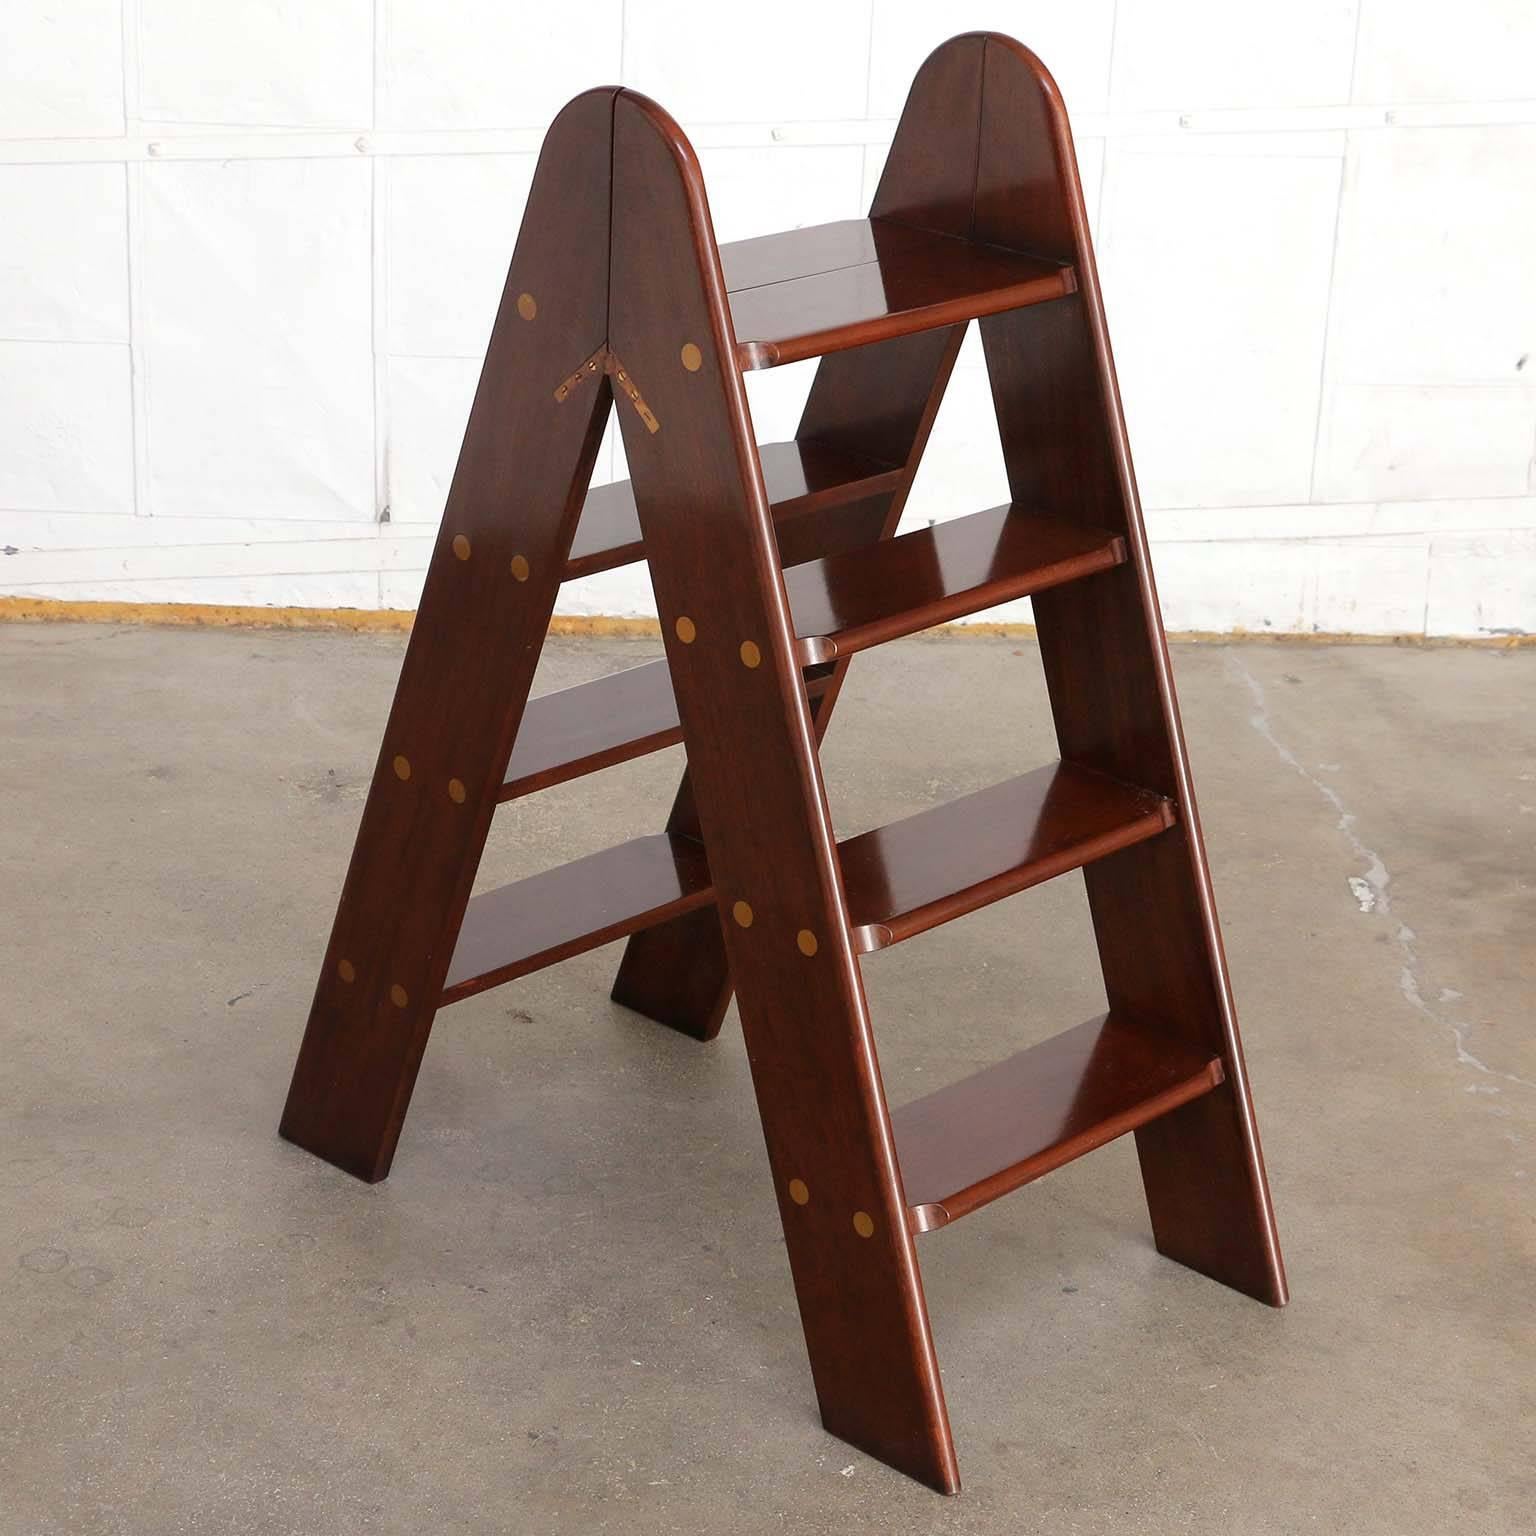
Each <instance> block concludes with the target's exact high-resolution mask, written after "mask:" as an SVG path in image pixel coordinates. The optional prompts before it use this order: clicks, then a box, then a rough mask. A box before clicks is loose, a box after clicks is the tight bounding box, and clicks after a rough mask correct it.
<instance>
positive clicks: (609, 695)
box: [500, 661, 831, 800]
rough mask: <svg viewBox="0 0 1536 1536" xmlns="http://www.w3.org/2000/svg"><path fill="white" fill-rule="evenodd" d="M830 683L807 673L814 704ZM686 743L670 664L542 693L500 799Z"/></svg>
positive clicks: (820, 673) (527, 716)
mask: <svg viewBox="0 0 1536 1536" xmlns="http://www.w3.org/2000/svg"><path fill="white" fill-rule="evenodd" d="M830 682H831V679H830V677H829V676H828V675H827V674H826V672H825V670H824V669H821V668H813V669H812V670H811V671H810V672H808V673H807V674H806V679H805V688H806V692H807V693H808V694H809V696H810V697H811V699H812V700H813V701H814V700H816V699H818V698H820V696H821V695H822V694H823V693H825V692H826V690H827V688H828V686H829V685H830ZM682 739H683V727H682V723H681V721H679V719H678V718H677V700H676V698H675V697H674V696H673V693H672V674H671V672H670V671H669V670H668V668H667V664H666V662H664V661H653V662H649V663H647V665H645V666H643V667H628V668H626V669H625V670H624V671H622V672H610V673H609V674H608V675H607V676H606V677H599V678H594V679H593V680H592V681H591V682H589V683H577V684H576V685H575V686H574V687H571V688H562V689H560V690H559V691H558V692H556V693H545V694H541V695H540V696H539V697H538V698H536V699H529V701H528V707H527V709H526V710H525V711H524V713H523V726H522V729H521V731H519V732H518V737H517V745H516V746H515V747H514V748H513V749H512V760H511V762H509V763H508V764H507V776H506V780H505V782H504V783H503V784H502V786H501V795H500V798H501V799H502V800H516V799H518V798H520V797H521V796H523V795H531V794H533V793H534V792H535V791H536V790H540V789H548V788H549V787H550V786H551V785H552V784H563V783H565V781H566V780H567V779H579V778H580V777H581V776H582V775H583V774H588V773H596V772H598V771H599V770H600V769H603V768H611V767H612V766H613V765H614V764H615V763H625V762H628V761H629V760H630V759H631V758H635V757H644V756H645V755H646V753H648V752H659V751H661V749H662V748H663V747H671V746H675V745H676V744H677V743H678V742H680V741H681V740H682Z"/></svg>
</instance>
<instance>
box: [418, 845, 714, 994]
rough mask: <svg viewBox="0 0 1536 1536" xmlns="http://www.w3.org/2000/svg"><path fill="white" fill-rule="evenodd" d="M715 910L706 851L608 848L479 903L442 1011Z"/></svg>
mask: <svg viewBox="0 0 1536 1536" xmlns="http://www.w3.org/2000/svg"><path fill="white" fill-rule="evenodd" d="M713 901H714V891H713V890H712V889H711V886H710V879H709V861H708V860H707V859H706V858H705V857H704V848H703V845H702V844H700V843H696V842H693V841H692V840H691V839H689V838H686V837H668V836H667V834H666V833H664V832H658V833H655V834H654V835H653V836H651V837H639V838H636V839H635V840H634V841H633V842H629V843H620V844H619V846H618V847H616V848H606V849H604V850H603V851H602V852H601V853H594V854H592V855H591V856H590V857H589V858H585V859H577V860H575V861H574V862H572V863H570V864H562V865H560V866H559V867H558V868H556V869H551V870H548V871H546V872H545V873H544V874H541V875H533V876H530V877H529V878H528V879H527V880H520V881H518V882H517V883H516V884H515V885H504V886H501V887H500V888H499V889H497V890H494V891H487V892H486V893H485V894H484V895H483V896H476V897H474V898H473V900H471V902H470V904H469V908H468V910H467V911H466V912H465V914H464V922H463V925H462V927H461V928H460V929H459V941H458V945H457V947H456V948H455V949H454V952H453V961H452V963H451V964H450V965H449V967H448V975H447V977H446V979H445V980H444V983H443V993H442V999H441V1001H442V1003H443V1004H444V1005H446V1004H448V1003H456V1002H458V1001H459V1000H460V999H461V998H465V997H471V996H473V995H474V994H475V993H476V992H484V991H485V990H486V988H487V987H495V986H500V985H501V983H502V982H504V981H511V980H513V979H514V978H515V977H518V976H526V975H528V973H529V972H530V971H537V970H542V969H543V968H544V967H545V966H546V965H554V964H555V963H556V962H557V961H560V960H568V959H570V957H571V956H572V955H579V954H581V953H582V952H583V951H584V950H588V949H596V948H597V946H598V945H599V944H607V943H610V942H611V941H612V940H614V939H621V938H623V937H624V935H625V934H627V933H633V932H634V931H635V929H636V928H639V927H641V926H642V925H643V924H645V923H648V922H655V921H657V920H658V919H659V918H661V917H672V916H676V915H677V914H678V913H680V912H687V911H693V910H695V909H696V908H699V907H704V906H709V905H711V904H712V903H713Z"/></svg>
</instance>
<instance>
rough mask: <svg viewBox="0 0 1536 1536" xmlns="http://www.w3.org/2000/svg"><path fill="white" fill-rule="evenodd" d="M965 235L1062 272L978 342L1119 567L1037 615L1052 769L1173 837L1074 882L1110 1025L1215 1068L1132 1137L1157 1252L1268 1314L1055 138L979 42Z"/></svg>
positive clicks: (1118, 432)
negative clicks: (1206, 1081)
mask: <svg viewBox="0 0 1536 1536" xmlns="http://www.w3.org/2000/svg"><path fill="white" fill-rule="evenodd" d="M983 69H984V85H983V93H982V99H983V112H982V122H981V130H980V134H981V136H980V148H979V152H978V156H977V173H976V197H975V205H974V207H975V214H974V224H973V231H972V232H973V234H974V236H975V238H977V239H979V240H986V241H989V242H992V243H995V244H999V245H1006V246H1011V247H1015V248H1021V249H1027V250H1029V251H1032V252H1038V253H1041V254H1043V255H1046V256H1050V257H1054V258H1055V259H1056V260H1059V261H1066V262H1070V263H1071V264H1072V266H1073V268H1074V270H1075V271H1076V272H1077V274H1078V280H1079V287H1080V291H1079V293H1078V294H1077V295H1076V296H1074V297H1073V298H1072V299H1070V300H1066V301H1063V302H1062V303H1060V304H1056V305H1046V306H1042V307H1039V308H1036V309H1031V310H1020V311H1017V312H1015V313H1012V314H1008V315H998V316H994V317H992V318H989V319H987V320H984V321H983V322H982V326H981V331H982V340H983V343H984V345H985V348H986V354H987V366H988V369H989V371H990V373H991V376H992V391H993V396H994V399H995V402H996V406H997V414H998V422H999V427H1000V429H1001V432H1002V440H1003V452H1004V457H1005V459H1006V461H1007V466H1008V478H1009V489H1010V491H1011V493H1012V495H1013V496H1014V497H1015V498H1016V499H1018V500H1023V501H1027V502H1028V503H1029V504H1030V505H1032V506H1037V507H1039V508H1040V509H1041V510H1042V511H1046V512H1049V513H1051V514H1052V515H1055V516H1059V517H1063V518H1068V519H1073V520H1077V521H1080V522H1081V523H1083V524H1084V525H1088V526H1092V527H1095V528H1106V529H1109V530H1111V531H1113V532H1120V533H1123V534H1124V535H1125V538H1126V544H1127V548H1128V550H1129V553H1130V560H1129V561H1128V563H1127V564H1126V565H1124V566H1122V567H1120V568H1119V569H1118V570H1116V571H1113V572H1110V573H1108V574H1106V575H1105V576H1103V577H1102V578H1100V579H1099V580H1097V581H1093V582H1083V583H1079V584H1077V585H1074V586H1071V587H1060V588H1057V589H1055V590H1054V591H1051V592H1046V593H1042V594H1041V595H1040V596H1039V597H1038V598H1037V599H1036V600H1035V604H1034V611H1035V623H1036V626H1037V628H1038V630H1039V635H1040V649H1041V655H1042V659H1043V661H1044V664H1045V673H1046V681H1047V683H1048V685H1049V689H1050V695H1051V704H1052V711H1053V713H1054V716H1055V721H1056V732H1057V737H1058V739H1059V741H1060V743H1061V755H1062V757H1063V758H1065V759H1068V760H1072V761H1077V762H1081V763H1084V764H1087V765H1089V766H1092V767H1095V768H1098V769H1101V770H1102V771H1104V772H1106V773H1109V774H1112V775H1115V776H1117V777H1121V778H1126V777H1129V778H1131V779H1133V780H1134V781H1135V782H1136V783H1139V784H1145V785H1147V786H1148V787H1149V788H1151V789H1155V790H1157V791H1158V792H1159V793H1162V794H1165V795H1168V796H1169V797H1170V798H1172V799H1173V800H1175V801H1177V802H1178V804H1179V806H1180V821H1179V827H1178V828H1177V829H1176V831H1175V832H1173V833H1172V834H1170V836H1168V837H1166V838H1158V839H1154V840H1153V841H1152V842H1149V843H1146V844H1143V845H1142V846H1141V847H1139V848H1137V849H1134V850H1132V851H1130V852H1128V853H1127V854H1125V856H1124V857H1122V858H1120V859H1116V860H1112V861H1108V862H1106V863H1103V864H1098V865H1094V866H1093V867H1091V868H1090V869H1088V870H1087V871H1086V872H1085V880H1086V884H1087V890H1088V901H1089V906H1090V909H1091V911H1092V913H1093V922H1094V932H1095V935H1096V937H1097V939H1098V945H1099V955H1100V959H1101V961H1102V964H1103V969H1104V983H1105V988H1106V992H1107V994H1108V998H1109V1004H1110V1008H1111V1010H1112V1011H1114V1012H1116V1013H1119V1014H1123V1015H1125V1016H1127V1017H1133V1018H1135V1019H1136V1020H1137V1021H1138V1022H1139V1023H1141V1024H1143V1025H1145V1026H1146V1027H1149V1028H1155V1029H1158V1030H1160V1031H1161V1032H1162V1034H1163V1036H1164V1037H1165V1039H1166V1041H1167V1043H1168V1048H1169V1049H1170V1050H1172V1049H1176V1048H1184V1049H1189V1050H1194V1051H1209V1052H1214V1053H1219V1055H1220V1056H1221V1060H1222V1066H1223V1071H1224V1075H1225V1081H1224V1083H1223V1086H1222V1088H1221V1089H1220V1090H1219V1091H1218V1092H1216V1093H1213V1094H1210V1095H1208V1096H1206V1097H1203V1098H1201V1099H1199V1100H1198V1101H1196V1102H1194V1103H1192V1104H1189V1105H1187V1106H1185V1107H1184V1108H1182V1109H1180V1110H1179V1111H1177V1112H1176V1113H1174V1114H1171V1115H1167V1116H1164V1117H1162V1118H1161V1119H1159V1120H1157V1121H1155V1122H1153V1123H1151V1124H1149V1125H1147V1126H1144V1127H1143V1128H1142V1129H1141V1130H1140V1131H1138V1133H1137V1151H1138V1154H1139V1156H1140V1159H1141V1168H1142V1176H1143V1182H1144V1184H1145V1186H1146V1192H1147V1203H1148V1208H1149V1210H1150V1212H1151V1217H1152V1228H1153V1234H1154V1237H1155V1238H1156V1241H1157V1245H1158V1247H1159V1249H1160V1250H1161V1251H1162V1252H1163V1253H1165V1254H1167V1255H1169V1256H1170V1257H1172V1258H1175V1259H1178V1260H1179V1261H1180V1262H1182V1263H1185V1264H1187V1265H1189V1266H1190V1267H1191V1268H1193V1269H1198V1270H1200V1271H1201V1272H1202V1273H1205V1274H1208V1275H1211V1276H1213V1277H1215V1278H1217V1279H1219V1280H1222V1281H1224V1282H1225V1283H1226V1284H1228V1285H1231V1286H1233V1287H1235V1288H1236V1289H1238V1290H1241V1291H1245V1292H1247V1293H1248V1294H1249V1295H1251V1296H1255V1297H1257V1298H1258V1299H1260V1300H1262V1301H1267V1302H1269V1303H1271V1304H1273V1305H1276V1306H1280V1305H1283V1304H1284V1302H1285V1300H1286V1295H1287V1291H1286V1282H1285V1268H1284V1265H1283V1263H1282V1261H1281V1257H1280V1243H1279V1236H1278V1234H1277V1231H1276V1227H1275V1218H1274V1210H1273V1207H1272V1205H1271V1203H1270V1197H1269V1185H1268V1180H1267V1178H1266V1176H1265V1172H1264V1158H1263V1153H1262V1151H1261V1149H1260V1146H1259V1136H1258V1127H1257V1124H1256V1122H1255V1119H1254V1114H1253V1105H1252V1100H1251V1098H1250V1094H1249V1088H1248V1079H1247V1073H1246V1070H1245V1068H1244V1064H1243V1054H1242V1045H1241V1042H1240V1039H1239V1036H1238V1030H1237V1017H1236V1011H1235V1009H1234V1006H1233V1002H1232V994H1231V987H1230V984H1229V982H1228V979H1227V969H1226V960H1225V956H1224V955H1223V953H1222V944H1221V932H1220V928H1219V926H1218V923H1217V919H1216V908H1215V901H1214V897H1213V895H1212V892H1211V882H1210V872H1209V869H1208V868H1207V865H1206V859H1205V850H1204V844H1203V840H1202V837H1201V834H1200V821H1199V815H1198V812H1197V811H1196V808H1195V799H1194V789H1193V786H1192V784H1191V781H1190V774H1189V765H1188V760H1187V757H1186V753H1185V747H1184V739H1183V732H1182V729H1181V727H1180V723H1179V714H1178V703H1177V699H1176V697H1175V694H1174V687H1173V676H1172V671H1171V668H1170V666H1169V661H1168V652H1167V645H1166V643H1165V641H1164V638H1163V632H1162V626H1161V623H1160V621H1159V617H1158V605H1157V592H1156V589H1155V586H1154V584H1153V579H1152V565H1151V559H1150V556H1149V554H1148V550H1147V543H1146V534H1145V531H1144V529H1143V526H1142V517H1141V508H1140V504H1139V500H1138V497H1137V493H1136V481H1135V475H1134V473H1133V471H1132V468H1131V458H1130V447H1129V443H1128V441H1127V438H1126V432H1125V423H1124V418H1123V415H1122V413H1121V409H1120V398H1119V389H1118V386H1117V384H1116V380H1115V372H1114V362H1113V359H1112V357H1111V355H1110V348H1109V336H1108V331H1107V329H1106V327H1105V323H1104V311H1103V303H1102V300H1101V298H1100V294H1099V285H1098V275H1097V271H1096V269H1095V266H1094V260H1093V250H1092V243H1091V241H1090V239H1089V234H1088V220H1087V213H1086V210H1085V208H1084V206H1083V200H1082V191H1081V188H1080V186H1079V183H1078V178H1077V167H1076V160H1075V156H1074V154H1073V150H1072V136H1071V130H1070V128H1069V126H1068V123H1067V116H1066V110H1065V108H1064V107H1063V105H1062V101H1061V96H1060V94H1059V92H1058V91H1057V89H1056V86H1055V84H1054V82H1053V81H1052V80H1051V78H1050V76H1049V74H1048V73H1047V72H1046V70H1045V68H1044V66H1043V65H1042V64H1041V63H1040V61H1039V60H1038V59H1037V58H1035V56H1034V55H1033V54H1032V53H1030V52H1029V50H1028V49H1026V48H1023V47H1021V46H1020V45H1019V44H1018V43H1015V42H1013V41H1012V40H1011V39H1009V38H1004V37H989V38H988V40H987V43H986V48H985V57H984V65H983Z"/></svg>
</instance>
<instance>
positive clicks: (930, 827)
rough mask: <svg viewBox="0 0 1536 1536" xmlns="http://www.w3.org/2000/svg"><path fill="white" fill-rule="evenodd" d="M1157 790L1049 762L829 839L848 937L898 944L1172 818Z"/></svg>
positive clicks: (1151, 832)
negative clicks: (850, 930) (835, 841)
mask: <svg viewBox="0 0 1536 1536" xmlns="http://www.w3.org/2000/svg"><path fill="white" fill-rule="evenodd" d="M1173 820H1174V807H1173V805H1172V803H1171V802H1169V801H1167V800H1165V799H1163V797H1162V796H1161V795H1154V794H1152V793H1151V792H1149V791H1147V790H1143V789H1133V788H1132V787H1131V786H1129V785H1127V784H1121V783H1120V782H1118V781H1117V780H1115V779H1111V778H1108V777H1106V776H1105V775H1104V774H1102V773H1095V772H1094V771H1093V770H1092V769H1091V768H1078V767H1074V766H1073V765H1072V764H1070V763H1055V764H1052V765H1051V766H1050V767H1048V768H1039V769H1036V770H1035V772H1033V773H1026V774H1022V775H1020V777H1018V778H1016V779H1008V780H1005V781H1004V782H1003V783H1001V784H994V785H992V786H991V787H990V788H988V789H983V790H979V791H977V792H976V793H975V794H971V795H964V796H962V797H961V798H960V799H958V800H951V801H948V802H947V803H946V804H943V805H938V806H934V807H933V808H932V809H931V810H926V811H919V812H918V813H917V814H916V815H915V816H908V817H907V818H906V819H905V820H903V821H896V822H892V823H890V825H888V826H884V827H878V828H876V829H875V830H874V831H871V832H865V833H861V834H860V835H859V836H858V837H853V838H849V839H848V840H847V841H845V842H842V843H840V844H839V845H838V858H839V861H840V862H841V864H842V870H843V886H844V889H845V890H846V891H847V894H848V911H849V914H850V916H851V918H852V920H853V923H854V925H855V943H856V944H857V945H858V947H859V949H860V950H861V951H863V952H867V951H869V950H873V949H884V948H886V947H887V946H888V945H891V944H899V943H900V942H901V941H902V940H903V939H909V938H911V937H912V936H913V935H914V934H917V933H923V932H925V931H926V930H927V929H929V928H934V927H937V926H938V925H939V924H940V923H947V922H950V921H952V920H953V919H955V918H957V917H963V916H964V915H965V914H966V913H967V912H974V911H976V909H977V908H978V907H984V906H986V905H988V904H989V903H990V902H994V901H1000V900H1002V898H1003V897H1005V896H1011V895H1013V894H1014V893H1015V892H1016V891H1022V890H1024V889H1026V888H1027V887H1029V886H1031V885H1039V884H1040V883H1041V881H1044V880H1050V879H1052V878H1054V877H1055V876H1056V875H1060V874H1063V873H1065V872H1066V871H1067V870H1069V869H1077V868H1079V867H1080V866H1081V865H1084V864H1088V863H1091V862H1093V861H1094V860H1097V859H1102V858H1106V857H1108V855H1110V854H1112V853H1115V852H1117V851H1118V850H1120V849H1122V848H1128V847H1130V846H1131V844H1133V843H1139V842H1143V841H1145V840H1146V839H1147V838H1149V837H1156V836H1157V834H1158V833H1159V832H1162V831H1164V830H1165V829H1166V828H1167V827H1169V826H1171V825H1172V824H1173Z"/></svg>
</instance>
